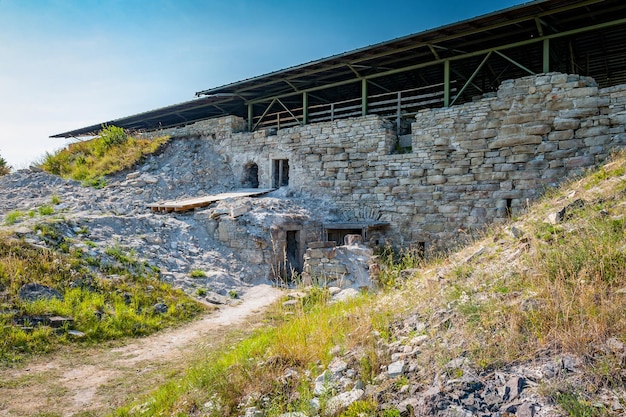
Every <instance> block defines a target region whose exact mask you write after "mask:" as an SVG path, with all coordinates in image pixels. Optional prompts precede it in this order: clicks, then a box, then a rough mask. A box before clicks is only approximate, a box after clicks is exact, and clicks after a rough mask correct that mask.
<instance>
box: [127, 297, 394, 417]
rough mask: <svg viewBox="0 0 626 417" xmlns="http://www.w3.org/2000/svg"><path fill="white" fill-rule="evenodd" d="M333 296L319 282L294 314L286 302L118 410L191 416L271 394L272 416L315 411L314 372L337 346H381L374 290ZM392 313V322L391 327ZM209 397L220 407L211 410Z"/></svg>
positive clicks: (220, 412) (228, 412) (232, 410)
mask: <svg viewBox="0 0 626 417" xmlns="http://www.w3.org/2000/svg"><path fill="white" fill-rule="evenodd" d="M328 299H329V294H328V292H327V291H326V290H321V289H319V288H314V289H312V290H311V292H310V293H309V295H308V296H307V297H305V298H303V299H301V300H300V302H299V303H298V305H297V306H296V308H295V310H293V309H291V310H289V312H288V314H287V312H286V311H284V310H283V309H282V307H279V306H280V303H279V304H278V306H276V307H275V308H274V310H272V311H271V312H270V314H269V315H268V322H267V326H266V327H265V328H263V329H260V330H257V331H256V332H254V334H253V335H252V336H250V337H247V338H244V339H243V340H242V341H240V342H236V343H235V344H234V345H225V346H224V347H223V348H221V349H218V350H215V351H213V352H211V353H210V354H208V357H207V358H206V359H205V360H202V361H201V362H200V363H198V364H196V365H195V366H193V367H192V368H191V369H189V370H188V371H187V373H186V374H185V375H184V376H183V377H182V378H181V379H179V380H173V381H171V382H170V383H168V384H166V385H164V386H162V387H160V388H159V389H158V390H157V391H156V392H155V393H154V394H153V395H152V396H151V397H150V398H149V399H145V401H142V404H141V405H140V406H137V407H134V408H133V407H126V408H123V409H120V410H118V411H117V413H116V415H117V416H131V415H133V416H134V415H146V416H148V415H156V414H159V413H165V414H167V415H187V414H188V413H190V412H191V411H192V410H203V413H205V414H204V415H210V416H233V415H238V414H239V410H238V408H237V405H238V404H239V403H240V402H241V401H242V400H243V399H244V398H252V399H253V400H252V403H251V405H259V406H261V403H262V398H263V397H266V398H270V404H266V403H263V407H264V408H265V409H267V410H268V415H269V416H276V415H279V414H281V413H285V412H289V411H298V410H300V411H307V412H308V411H310V410H309V408H310V404H309V400H310V399H312V398H313V392H312V388H311V378H310V376H307V374H308V372H313V373H315V372H319V367H318V364H322V365H323V366H324V365H327V364H328V363H329V361H330V360H331V359H332V355H331V354H330V351H331V349H332V348H333V347H334V346H338V345H339V346H347V348H356V347H357V346H360V347H363V346H368V347H369V348H370V349H369V350H370V352H373V351H374V343H375V340H374V338H373V336H372V332H373V330H376V328H375V327H374V326H375V325H376V324H375V321H376V320H377V319H380V318H379V317H378V316H377V315H376V314H372V312H371V307H372V305H371V303H372V300H373V299H372V297H371V296H369V295H365V294H364V295H361V296H359V297H357V298H355V299H352V300H350V301H347V302H343V303H336V304H332V305H329V304H327V301H328ZM389 318H390V316H389V317H387V319H386V320H384V325H389V322H388V321H387V320H388V319H389ZM380 323H382V322H379V324H380ZM362 357H363V358H367V359H364V360H366V361H371V367H373V368H376V369H377V368H378V366H379V362H378V359H377V358H369V357H368V356H367V354H366V353H363V355H362ZM287 369H291V370H295V371H296V372H297V376H294V377H293V378H290V379H284V378H282V376H283V374H284V372H285V371H286V370H287ZM314 376H317V375H314ZM209 401H211V402H213V404H215V407H214V408H212V409H205V408H204V404H206V403H207V402H209ZM353 407H354V410H356V409H361V408H363V407H365V408H367V409H368V410H369V409H371V408H372V405H371V404H370V403H368V402H363V403H361V404H357V405H355V406H353ZM131 409H132V411H131ZM348 415H351V414H348Z"/></svg>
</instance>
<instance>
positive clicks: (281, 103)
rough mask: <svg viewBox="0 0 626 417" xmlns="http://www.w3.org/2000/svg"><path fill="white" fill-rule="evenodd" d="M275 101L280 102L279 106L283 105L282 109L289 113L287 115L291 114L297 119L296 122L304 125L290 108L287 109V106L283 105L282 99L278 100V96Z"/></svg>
mask: <svg viewBox="0 0 626 417" xmlns="http://www.w3.org/2000/svg"><path fill="white" fill-rule="evenodd" d="M276 101H278V103H280V105H281V106H283V109H285V110H287V113H289V115H291V117H293V118H294V120H295V121H297V122H298V123H300V124H301V125H303V126H304V123H303V122H302V121H301V120H299V119H298V118H297V117H296V115H295V114H293V113H292V112H291V110H289V107H287V106H285V104H284V103H283V102H282V101H280V99H279V98H277V99H276Z"/></svg>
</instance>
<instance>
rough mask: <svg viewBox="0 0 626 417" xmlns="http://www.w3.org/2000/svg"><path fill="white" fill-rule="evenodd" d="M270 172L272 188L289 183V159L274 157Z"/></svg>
mask: <svg viewBox="0 0 626 417" xmlns="http://www.w3.org/2000/svg"><path fill="white" fill-rule="evenodd" d="M272 174H273V175H272V186H273V188H280V187H285V186H287V185H289V160H288V159H274V164H273V167H272Z"/></svg>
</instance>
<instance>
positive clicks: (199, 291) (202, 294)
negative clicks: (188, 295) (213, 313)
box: [196, 288, 207, 297]
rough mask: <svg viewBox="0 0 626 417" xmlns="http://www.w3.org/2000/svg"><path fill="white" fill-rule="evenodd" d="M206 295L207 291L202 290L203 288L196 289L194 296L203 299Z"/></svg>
mask: <svg viewBox="0 0 626 417" xmlns="http://www.w3.org/2000/svg"><path fill="white" fill-rule="evenodd" d="M206 294H207V291H206V289H204V288H198V289H197V290H196V295H197V296H198V297H204V296H205V295H206Z"/></svg>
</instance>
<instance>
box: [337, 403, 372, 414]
mask: <svg viewBox="0 0 626 417" xmlns="http://www.w3.org/2000/svg"><path fill="white" fill-rule="evenodd" d="M377 408H378V404H376V402H375V401H373V400H360V401H355V402H353V403H352V404H350V405H349V406H348V408H347V409H346V410H345V411H344V412H343V413H341V417H360V416H373V415H375V414H376V409H377Z"/></svg>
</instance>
